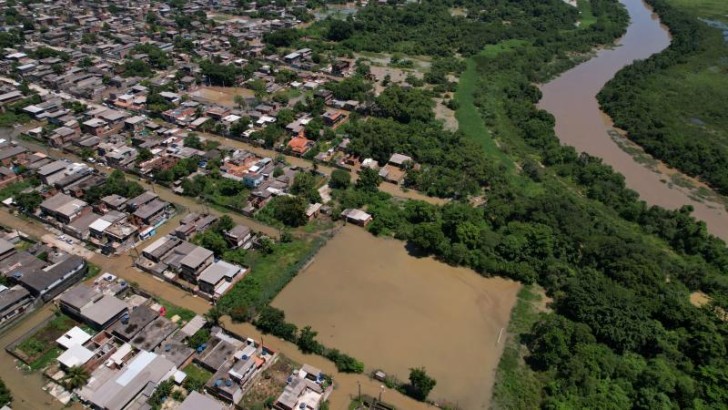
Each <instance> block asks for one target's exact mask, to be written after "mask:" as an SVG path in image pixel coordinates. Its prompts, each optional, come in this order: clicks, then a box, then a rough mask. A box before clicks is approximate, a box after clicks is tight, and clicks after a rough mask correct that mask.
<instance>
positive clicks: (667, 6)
mask: <svg viewBox="0 0 728 410" xmlns="http://www.w3.org/2000/svg"><path fill="white" fill-rule="evenodd" d="M649 2H650V3H651V4H655V6H656V7H658V8H659V10H660V12H661V18H663V19H664V22H666V23H667V24H668V25H669V26H670V29H671V31H672V32H673V34H674V39H673V42H672V44H671V45H670V47H669V48H668V49H667V50H665V51H664V52H662V53H660V54H658V55H655V56H653V57H651V58H650V59H649V60H647V61H644V62H639V63H636V64H633V65H631V66H630V67H628V68H625V69H624V70H622V71H620V73H619V74H618V75H617V76H616V77H615V78H614V79H613V80H611V81H610V82H609V83H608V84H607V85H606V87H605V88H604V89H603V90H602V91H601V92H600V94H599V101H600V103H601V104H602V107H603V109H604V110H605V111H606V112H608V113H609V114H610V115H611V116H612V117H613V118H614V120H615V122H616V124H617V126H619V127H620V128H623V129H625V130H626V131H628V132H629V134H630V139H632V140H633V141H635V142H636V143H638V144H639V145H641V146H642V147H644V149H645V150H646V151H647V152H649V153H650V154H652V155H654V156H655V157H657V158H659V159H660V160H662V161H664V162H665V163H667V164H669V165H670V166H672V167H674V168H677V169H680V170H681V171H682V172H684V173H686V174H688V175H691V176H693V177H699V178H700V179H701V180H702V181H705V182H706V183H708V184H710V185H711V186H712V187H713V188H714V189H715V190H716V191H719V192H721V193H723V194H727V193H728V179H727V178H728V171H727V170H728V134H726V132H725V131H726V129H728V115H725V112H726V111H728V77H726V75H725V70H726V61H725V57H726V46H727V45H728V18H726V15H728V3H726V2H715V1H711V0H695V1H685V0H650V1H649Z"/></svg>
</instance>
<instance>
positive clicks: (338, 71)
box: [331, 60, 351, 77]
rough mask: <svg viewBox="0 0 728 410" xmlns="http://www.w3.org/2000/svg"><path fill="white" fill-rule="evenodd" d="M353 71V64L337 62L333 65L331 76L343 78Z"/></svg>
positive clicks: (343, 61) (344, 61) (342, 61)
mask: <svg viewBox="0 0 728 410" xmlns="http://www.w3.org/2000/svg"><path fill="white" fill-rule="evenodd" d="M350 69H351V62H350V61H346V60H336V61H334V63H333V64H331V74H333V75H336V76H339V77H343V76H345V75H346V74H347V73H348V72H349V70H350Z"/></svg>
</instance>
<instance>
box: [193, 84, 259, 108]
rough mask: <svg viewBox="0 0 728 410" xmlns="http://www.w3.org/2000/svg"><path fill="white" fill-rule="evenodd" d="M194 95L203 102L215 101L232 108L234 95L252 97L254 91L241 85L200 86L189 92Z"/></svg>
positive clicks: (234, 105)
mask: <svg viewBox="0 0 728 410" xmlns="http://www.w3.org/2000/svg"><path fill="white" fill-rule="evenodd" d="M190 94H191V95H193V96H194V97H196V98H197V99H200V100H204V101H205V102H209V103H215V104H220V105H224V106H226V107H230V108H234V107H236V106H237V104H235V96H236V95H242V96H243V97H245V98H253V97H254V96H255V93H254V92H253V90H249V89H247V88H243V87H212V86H210V87H200V88H199V89H197V90H196V91H193V92H192V93H190Z"/></svg>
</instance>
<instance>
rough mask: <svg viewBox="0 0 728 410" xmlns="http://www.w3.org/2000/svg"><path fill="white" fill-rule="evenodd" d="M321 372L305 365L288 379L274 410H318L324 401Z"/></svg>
mask: <svg viewBox="0 0 728 410" xmlns="http://www.w3.org/2000/svg"><path fill="white" fill-rule="evenodd" d="M322 379H323V374H322V373H321V370H318V369H316V368H315V367H313V366H309V365H307V364H304V365H303V367H302V368H301V369H300V370H298V371H294V373H293V374H292V375H291V376H290V377H289V378H288V384H287V385H286V387H285V388H284V389H283V393H281V395H280V396H278V399H277V400H276V402H275V404H274V405H273V408H274V409H276V410H294V409H306V410H308V409H311V410H318V409H319V407H320V406H321V402H323V400H324V393H325V392H324V389H323V387H322V386H321V380H322Z"/></svg>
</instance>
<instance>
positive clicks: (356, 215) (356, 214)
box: [341, 208, 372, 226]
mask: <svg viewBox="0 0 728 410" xmlns="http://www.w3.org/2000/svg"><path fill="white" fill-rule="evenodd" d="M341 217H342V218H344V219H345V220H346V221H347V222H351V223H353V224H356V225H359V226H367V225H368V224H369V222H371V221H372V216H371V215H369V214H368V213H366V212H364V211H362V210H361V209H352V208H349V209H344V211H343V212H342V213H341Z"/></svg>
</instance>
